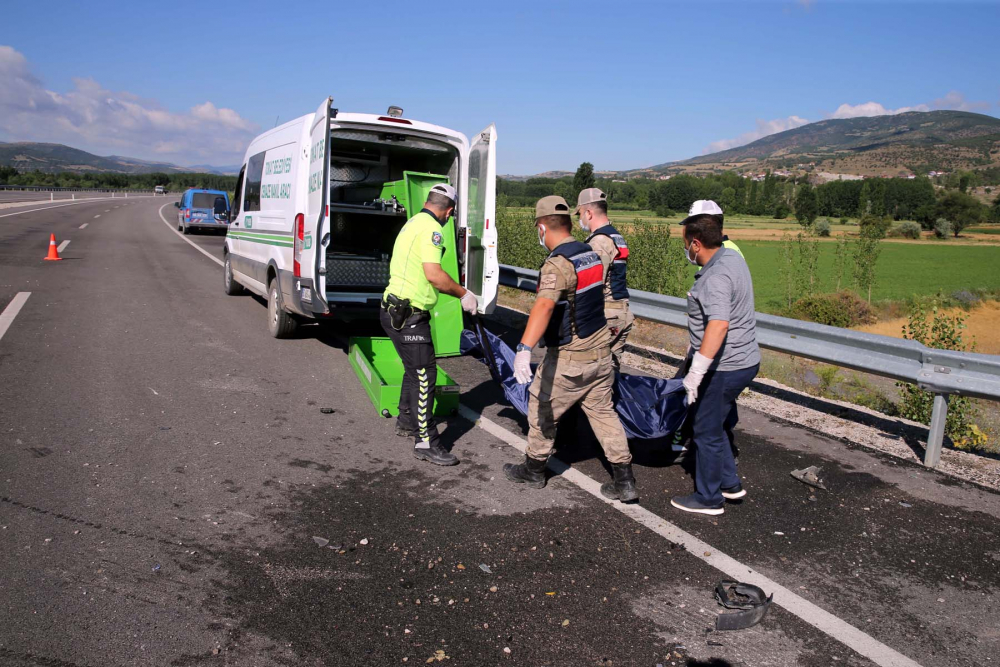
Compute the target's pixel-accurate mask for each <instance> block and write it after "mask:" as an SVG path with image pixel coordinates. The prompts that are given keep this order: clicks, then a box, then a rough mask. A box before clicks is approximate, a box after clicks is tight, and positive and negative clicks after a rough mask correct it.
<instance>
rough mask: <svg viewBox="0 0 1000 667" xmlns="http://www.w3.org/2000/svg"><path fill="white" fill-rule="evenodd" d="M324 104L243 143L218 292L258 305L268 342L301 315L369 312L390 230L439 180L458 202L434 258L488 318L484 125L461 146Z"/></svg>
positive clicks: (449, 135)
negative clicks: (447, 265)
mask: <svg viewBox="0 0 1000 667" xmlns="http://www.w3.org/2000/svg"><path fill="white" fill-rule="evenodd" d="M332 101H333V100H332V99H331V98H327V99H325V100H323V102H322V103H321V104H320V105H319V108H318V109H317V110H316V112H315V113H310V114H307V115H305V116H302V117H301V118H297V119H295V120H293V121H290V122H288V123H285V124H284V125H281V126H280V127H276V128H274V129H272V130H268V131H267V132H264V133H263V134H261V135H260V136H258V137H257V138H256V139H254V140H253V141H252V142H251V143H250V146H249V148H247V151H246V154H245V156H244V158H243V164H242V168H241V169H240V173H239V177H238V179H237V182H236V194H235V195H234V197H233V206H232V216H231V217H232V222H231V225H230V228H229V232H228V234H227V235H226V244H225V248H224V250H223V254H224V260H225V261H224V269H223V270H224V285H225V291H226V293H227V294H230V295H235V294H239V293H241V292H243V291H244V290H245V289H246V290H250V291H251V292H254V293H256V294H259V295H261V296H263V297H264V298H266V299H267V322H268V329H269V331H270V333H271V335H272V336H274V337H275V338H284V337H287V336H289V335H290V334H291V333H292V332H293V331H294V329H295V328H296V326H297V324H298V322H300V321H304V320H306V321H307V320H312V319H317V318H325V317H338V318H340V319H354V318H361V317H377V316H378V309H379V306H380V303H381V299H382V293H383V291H384V290H385V288H386V286H387V285H388V283H389V258H390V255H391V254H392V247H393V242H394V241H395V238H396V235H397V234H398V232H399V230H400V229H401V228H402V226H403V224H404V223H405V222H406V220H407V219H408V218H410V217H412V216H413V215H415V214H416V213H418V212H419V211H420V207H421V206H422V205H423V202H424V200H423V198H422V197H423V194H424V190H422V189H421V188H423V187H428V183H433V182H448V183H450V184H451V185H452V186H453V187H455V189H456V190H457V192H458V198H459V202H458V211H457V212H456V214H455V217H454V220H453V221H451V220H449V222H448V223H447V224H446V225H445V226H444V227H442V231H443V232H445V233H446V234H447V236H449V237H453V238H443V239H442V243H443V244H444V245H445V252H446V254H450V256H451V257H452V258H454V259H453V260H452V261H455V264H454V266H455V267H456V276H455V278H456V280H457V281H458V282H459V283H460V284H462V285H463V286H464V287H466V288H467V289H468V290H470V291H471V292H472V293H473V294H475V295H476V298H477V300H478V302H479V312H481V313H489V312H492V310H493V308H494V307H495V305H496V298H497V286H498V283H499V276H500V270H499V269H500V267H499V263H498V260H497V231H496V218H495V215H494V211H495V200H496V153H495V147H496V128H495V127H494V126H493V125H490V126H489V127H487V128H486V129H485V130H483V131H482V132H479V133H478V134H476V135H475V136H474V137H473V139H472V141H471V143H470V141H469V139H468V138H466V136H465V135H463V134H462V133H460V132H456V131H455V130H450V129H447V128H444V127H439V126H436V125H431V124H428V123H424V122H421V121H416V120H410V119H408V118H403V116H402V109H400V108H398V107H390V108H389V111H388V112H387V113H386V114H384V115H378V114H361V113H340V112H339V111H338V110H337V109H334V108H333V107H332ZM435 179H437V181H435ZM397 195H399V196H397ZM410 199H413V201H409V200H410ZM404 201H405V202H409V203H408V207H409V210H407V206H405V205H403V204H402V203H401V202H404ZM449 300H452V301H456V303H454V304H452V303H451V302H450V301H449ZM452 307H454V308H458V317H459V318H461V307H460V306H459V305H458V304H457V300H455V299H453V297H445V296H442V298H441V300H440V301H439V305H438V306H437V307H436V310H437V309H446V308H448V309H450V308H452ZM432 316H435V314H434V313H432Z"/></svg>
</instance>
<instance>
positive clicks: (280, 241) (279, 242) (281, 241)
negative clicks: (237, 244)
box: [229, 232, 294, 248]
mask: <svg viewBox="0 0 1000 667" xmlns="http://www.w3.org/2000/svg"><path fill="white" fill-rule="evenodd" d="M229 236H231V237H233V238H235V239H238V240H240V241H248V242H250V243H261V244H264V245H273V246H278V247H279V248H291V247H293V245H294V244H293V242H292V240H291V239H289V238H288V237H285V238H273V237H272V238H267V237H258V236H245V235H244V234H243V233H242V232H237V233H236V234H233V233H232V232H230V233H229Z"/></svg>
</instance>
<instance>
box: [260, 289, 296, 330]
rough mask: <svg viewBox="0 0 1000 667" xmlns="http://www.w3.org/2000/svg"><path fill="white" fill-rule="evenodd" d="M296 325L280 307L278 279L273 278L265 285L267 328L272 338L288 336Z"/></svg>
mask: <svg viewBox="0 0 1000 667" xmlns="http://www.w3.org/2000/svg"><path fill="white" fill-rule="evenodd" d="M297 326H298V322H296V321H295V320H294V319H292V316H291V315H289V314H288V313H287V312H285V309H284V308H282V307H281V294H280V293H279V292H278V279H277V278H275V279H274V280H272V281H271V284H270V285H268V286H267V330H268V331H270V332H271V335H272V336H273V337H274V338H288V337H289V336H291V335H292V334H293V333H295V329H296V327H297Z"/></svg>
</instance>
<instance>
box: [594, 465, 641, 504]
mask: <svg viewBox="0 0 1000 667" xmlns="http://www.w3.org/2000/svg"><path fill="white" fill-rule="evenodd" d="M611 471H612V473H613V474H614V477H615V479H614V481H613V482H605V483H604V484H602V485H601V495H602V496H604V497H605V498H610V499H611V500H620V501H622V502H623V503H630V502H633V501H635V500H638V499H639V491H638V489H636V488H635V476H634V475H633V474H632V464H631V463H612V464H611Z"/></svg>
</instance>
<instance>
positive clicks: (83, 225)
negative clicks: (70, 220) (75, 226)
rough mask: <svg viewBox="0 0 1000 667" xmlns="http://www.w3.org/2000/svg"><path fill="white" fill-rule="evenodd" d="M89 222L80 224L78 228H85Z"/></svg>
mask: <svg viewBox="0 0 1000 667" xmlns="http://www.w3.org/2000/svg"><path fill="white" fill-rule="evenodd" d="M89 224H90V223H89V222H85V223H83V224H82V225H80V229H86V228H87V225H89Z"/></svg>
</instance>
